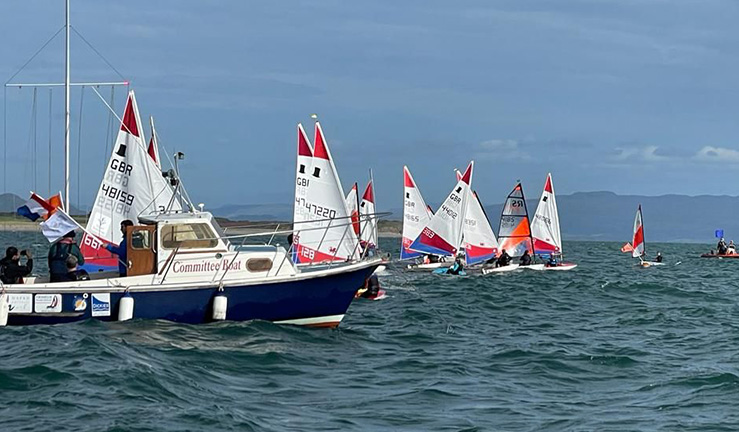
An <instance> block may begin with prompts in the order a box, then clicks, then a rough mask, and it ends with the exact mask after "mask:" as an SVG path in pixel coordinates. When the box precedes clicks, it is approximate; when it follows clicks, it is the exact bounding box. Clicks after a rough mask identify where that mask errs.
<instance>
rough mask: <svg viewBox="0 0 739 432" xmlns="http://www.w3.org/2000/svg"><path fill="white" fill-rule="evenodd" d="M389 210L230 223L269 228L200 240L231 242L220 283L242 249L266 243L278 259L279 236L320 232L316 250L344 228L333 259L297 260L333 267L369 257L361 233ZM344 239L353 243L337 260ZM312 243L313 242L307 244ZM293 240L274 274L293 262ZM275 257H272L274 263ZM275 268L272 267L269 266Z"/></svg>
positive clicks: (167, 265)
mask: <svg viewBox="0 0 739 432" xmlns="http://www.w3.org/2000/svg"><path fill="white" fill-rule="evenodd" d="M390 214H391V213H390V212H379V213H370V214H363V215H359V216H358V217H357V216H354V219H353V218H352V217H351V216H346V217H338V218H326V219H318V220H312V221H304V222H296V223H293V222H267V223H262V224H248V225H243V226H230V227H228V228H231V229H232V230H234V229H237V228H241V229H249V230H255V229H258V228H260V227H263V228H266V227H270V228H271V229H270V230H258V231H257V232H248V233H243V234H233V235H225V232H226V228H224V229H223V232H224V235H217V236H215V237H212V238H202V239H200V240H222V241H224V242H226V243H227V244H230V245H231V246H232V248H233V249H232V250H233V251H235V252H236V253H235V254H234V255H233V256H232V257H230V263H229V265H228V266H227V267H226V269H225V271H224V272H223V273H222V274H221V275H220V278H219V279H220V280H219V282H221V283H222V282H223V280H224V279H225V277H226V275H227V274H228V272H229V271H230V269H231V268H233V263H234V262H235V261H236V259H237V258H238V257H239V255H240V254H241V252H245V251H247V250H248V248H249V247H256V246H261V247H264V246H268V247H270V249H273V250H274V254H275V255H274V257H275V258H278V254H280V251H279V247H280V244H279V243H275V239H276V238H279V237H278V236H282V235H284V236H289V235H294V236H299V235H300V233H305V232H308V231H321V230H322V231H323V233H322V235H321V240H320V242H319V243H318V244H317V245H316V247H315V249H316V250H319V249H320V248H321V246H322V245H323V243H324V241H325V240H326V234H327V233H328V232H329V230H331V229H336V228H343V230H342V235H341V238H340V239H339V242H338V243H337V244H336V245H335V250H334V254H333V256H332V258H331V259H330V260H324V261H311V262H308V263H300V268H302V269H309V268H311V267H316V266H321V267H322V268H323V267H325V268H332V267H334V266H337V265H342V264H346V263H355V262H358V261H361V260H364V259H366V258H368V256H369V254H370V247H368V246H369V245H365V246H364V247H362V245H361V244H360V241H359V239H360V238H361V237H362V235H363V234H364V232H365V230H367V229H373V226H372V223H375V224H376V223H377V222H378V220H379V219H380V218H381V217H386V216H388V215H390ZM316 223H320V224H323V223H325V224H326V225H325V226H318V227H316V226H308V225H309V224H316ZM355 224H359V225H360V227H361V229H360V233H359V235H356V234H355V233H354V229H353V227H354V225H355ZM345 242H351V243H350V244H351V245H352V251H351V254H350V255H349V256H348V257H347V258H346V259H337V253H338V251H339V249H340V247H341V246H342V245H343V244H344V243H345ZM309 246H312V245H309ZM374 248H375V250H376V251H377V252H379V248H378V245H374ZM179 249H180V248H179V247H178V248H176V249H175V250H174V251H173V252H172V254H171V255H170V256H169V257H168V258H167V260H166V261H165V263H164V267H163V268H162V269H160V272H159V273H160V274H161V275H163V277H162V280H161V282H162V283H163V282H164V279H165V278H166V276H167V275H168V274H169V269H170V268H171V267H172V265H173V264H174V261H175V257H177V256H178V255H179ZM296 252H297V251H296V250H295V242H293V243H291V244H290V245H289V246H288V247H287V248H286V251H285V253H284V254H283V256H282V259H280V264H279V265H278V266H277V268H276V270H275V273H274V274H275V275H276V274H279V273H280V270H281V269H282V268H283V267H284V265H285V264H286V263H287V262H288V260H289V261H291V262H294V261H295V254H296ZM199 259H200V258H197V257H184V258H180V261H182V260H185V261H187V260H199ZM274 261H275V260H274V259H273V262H274ZM272 268H274V266H273V267H272ZM271 272H272V270H271V269H270V270H269V271H268V272H267V275H268V276H269V275H270V273H271ZM216 278H218V273H216V274H214V276H213V281H215V280H216Z"/></svg>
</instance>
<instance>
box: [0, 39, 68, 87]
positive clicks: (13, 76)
mask: <svg viewBox="0 0 739 432" xmlns="http://www.w3.org/2000/svg"><path fill="white" fill-rule="evenodd" d="M64 27H65V26H62V27H61V28H60V29H59V30H57V31H56V33H54V35H53V36H51V37H50V38H49V40H47V41H46V42H45V43H44V44H43V45H41V48H39V49H38V50H37V51H36V52H35V53H34V54H33V55H32V56H31V58H29V59H28V60H27V61H26V62H25V63H23V66H21V67H20V69H18V70H17V71H16V72H15V73H14V74H13V75H12V76H11V77H10V78H8V80H7V81H5V84H8V83H9V82H10V81H11V80H12V79H13V78H15V77H16V76H17V75H18V74H19V73H21V71H23V69H25V68H26V66H28V64H29V63H31V62H32V61H33V59H35V58H36V56H37V55H39V54H40V53H41V51H43V50H44V48H46V46H47V45H49V43H51V41H52V40H54V38H55V37H57V35H59V33H61V31H62V30H64Z"/></svg>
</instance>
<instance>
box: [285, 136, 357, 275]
mask: <svg viewBox="0 0 739 432" xmlns="http://www.w3.org/2000/svg"><path fill="white" fill-rule="evenodd" d="M314 146H315V147H314V152H313V164H312V167H311V171H310V175H309V176H308V179H307V181H306V184H305V186H306V188H307V190H306V197H305V200H304V202H305V208H306V210H307V212H308V216H309V217H310V221H311V222H309V223H305V224H301V225H299V226H297V227H296V228H295V230H296V232H297V235H295V237H294V239H293V241H294V242H295V244H296V245H297V260H298V262H299V263H312V262H323V261H333V260H338V261H344V260H346V259H347V258H351V257H353V258H358V257H359V254H358V248H357V246H358V242H357V237H356V236H355V235H354V233H353V230H352V227H351V222H350V219H349V214H348V211H347V208H346V202H345V196H344V191H343V190H342V188H341V182H340V181H339V176H338V174H337V172H336V167H335V166H334V162H333V159H332V158H331V151H330V150H329V148H328V143H327V142H326V139H325V138H324V136H323V130H322V129H321V125H320V124H319V123H318V122H316V130H315V139H314ZM296 204H297V203H296Z"/></svg>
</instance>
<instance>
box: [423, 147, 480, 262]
mask: <svg viewBox="0 0 739 432" xmlns="http://www.w3.org/2000/svg"><path fill="white" fill-rule="evenodd" d="M474 164H475V163H474V161H471V162H470V164H469V165H468V166H467V169H466V170H465V171H464V174H463V175H462V177H461V178H460V179H459V180H458V181H457V184H456V185H455V186H454V189H452V191H451V192H450V193H449V195H448V196H447V198H446V200H444V203H443V204H442V205H441V207H439V210H438V211H437V212H436V213H435V214H434V216H433V217H432V218H431V221H430V222H429V223H428V224H427V225H426V227H424V228H423V230H422V231H421V234H419V235H418V237H416V239H415V240H414V241H413V243H412V244H411V245H410V247H409V249H412V250H415V251H418V252H423V253H429V254H436V255H456V254H457V252H458V250H459V247H460V246H461V245H462V234H463V225H464V216H465V214H466V212H467V201H469V200H468V197H469V191H470V185H471V184H472V170H473V167H474Z"/></svg>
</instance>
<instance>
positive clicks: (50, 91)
mask: <svg viewBox="0 0 739 432" xmlns="http://www.w3.org/2000/svg"><path fill="white" fill-rule="evenodd" d="M52 95H53V91H52V89H51V88H50V89H49V171H47V177H48V180H49V190H48V196H51V195H52V193H51V151H52V149H51V132H52V129H51V124H52V122H51V120H52V119H51V115H52V112H51V107H52Z"/></svg>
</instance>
